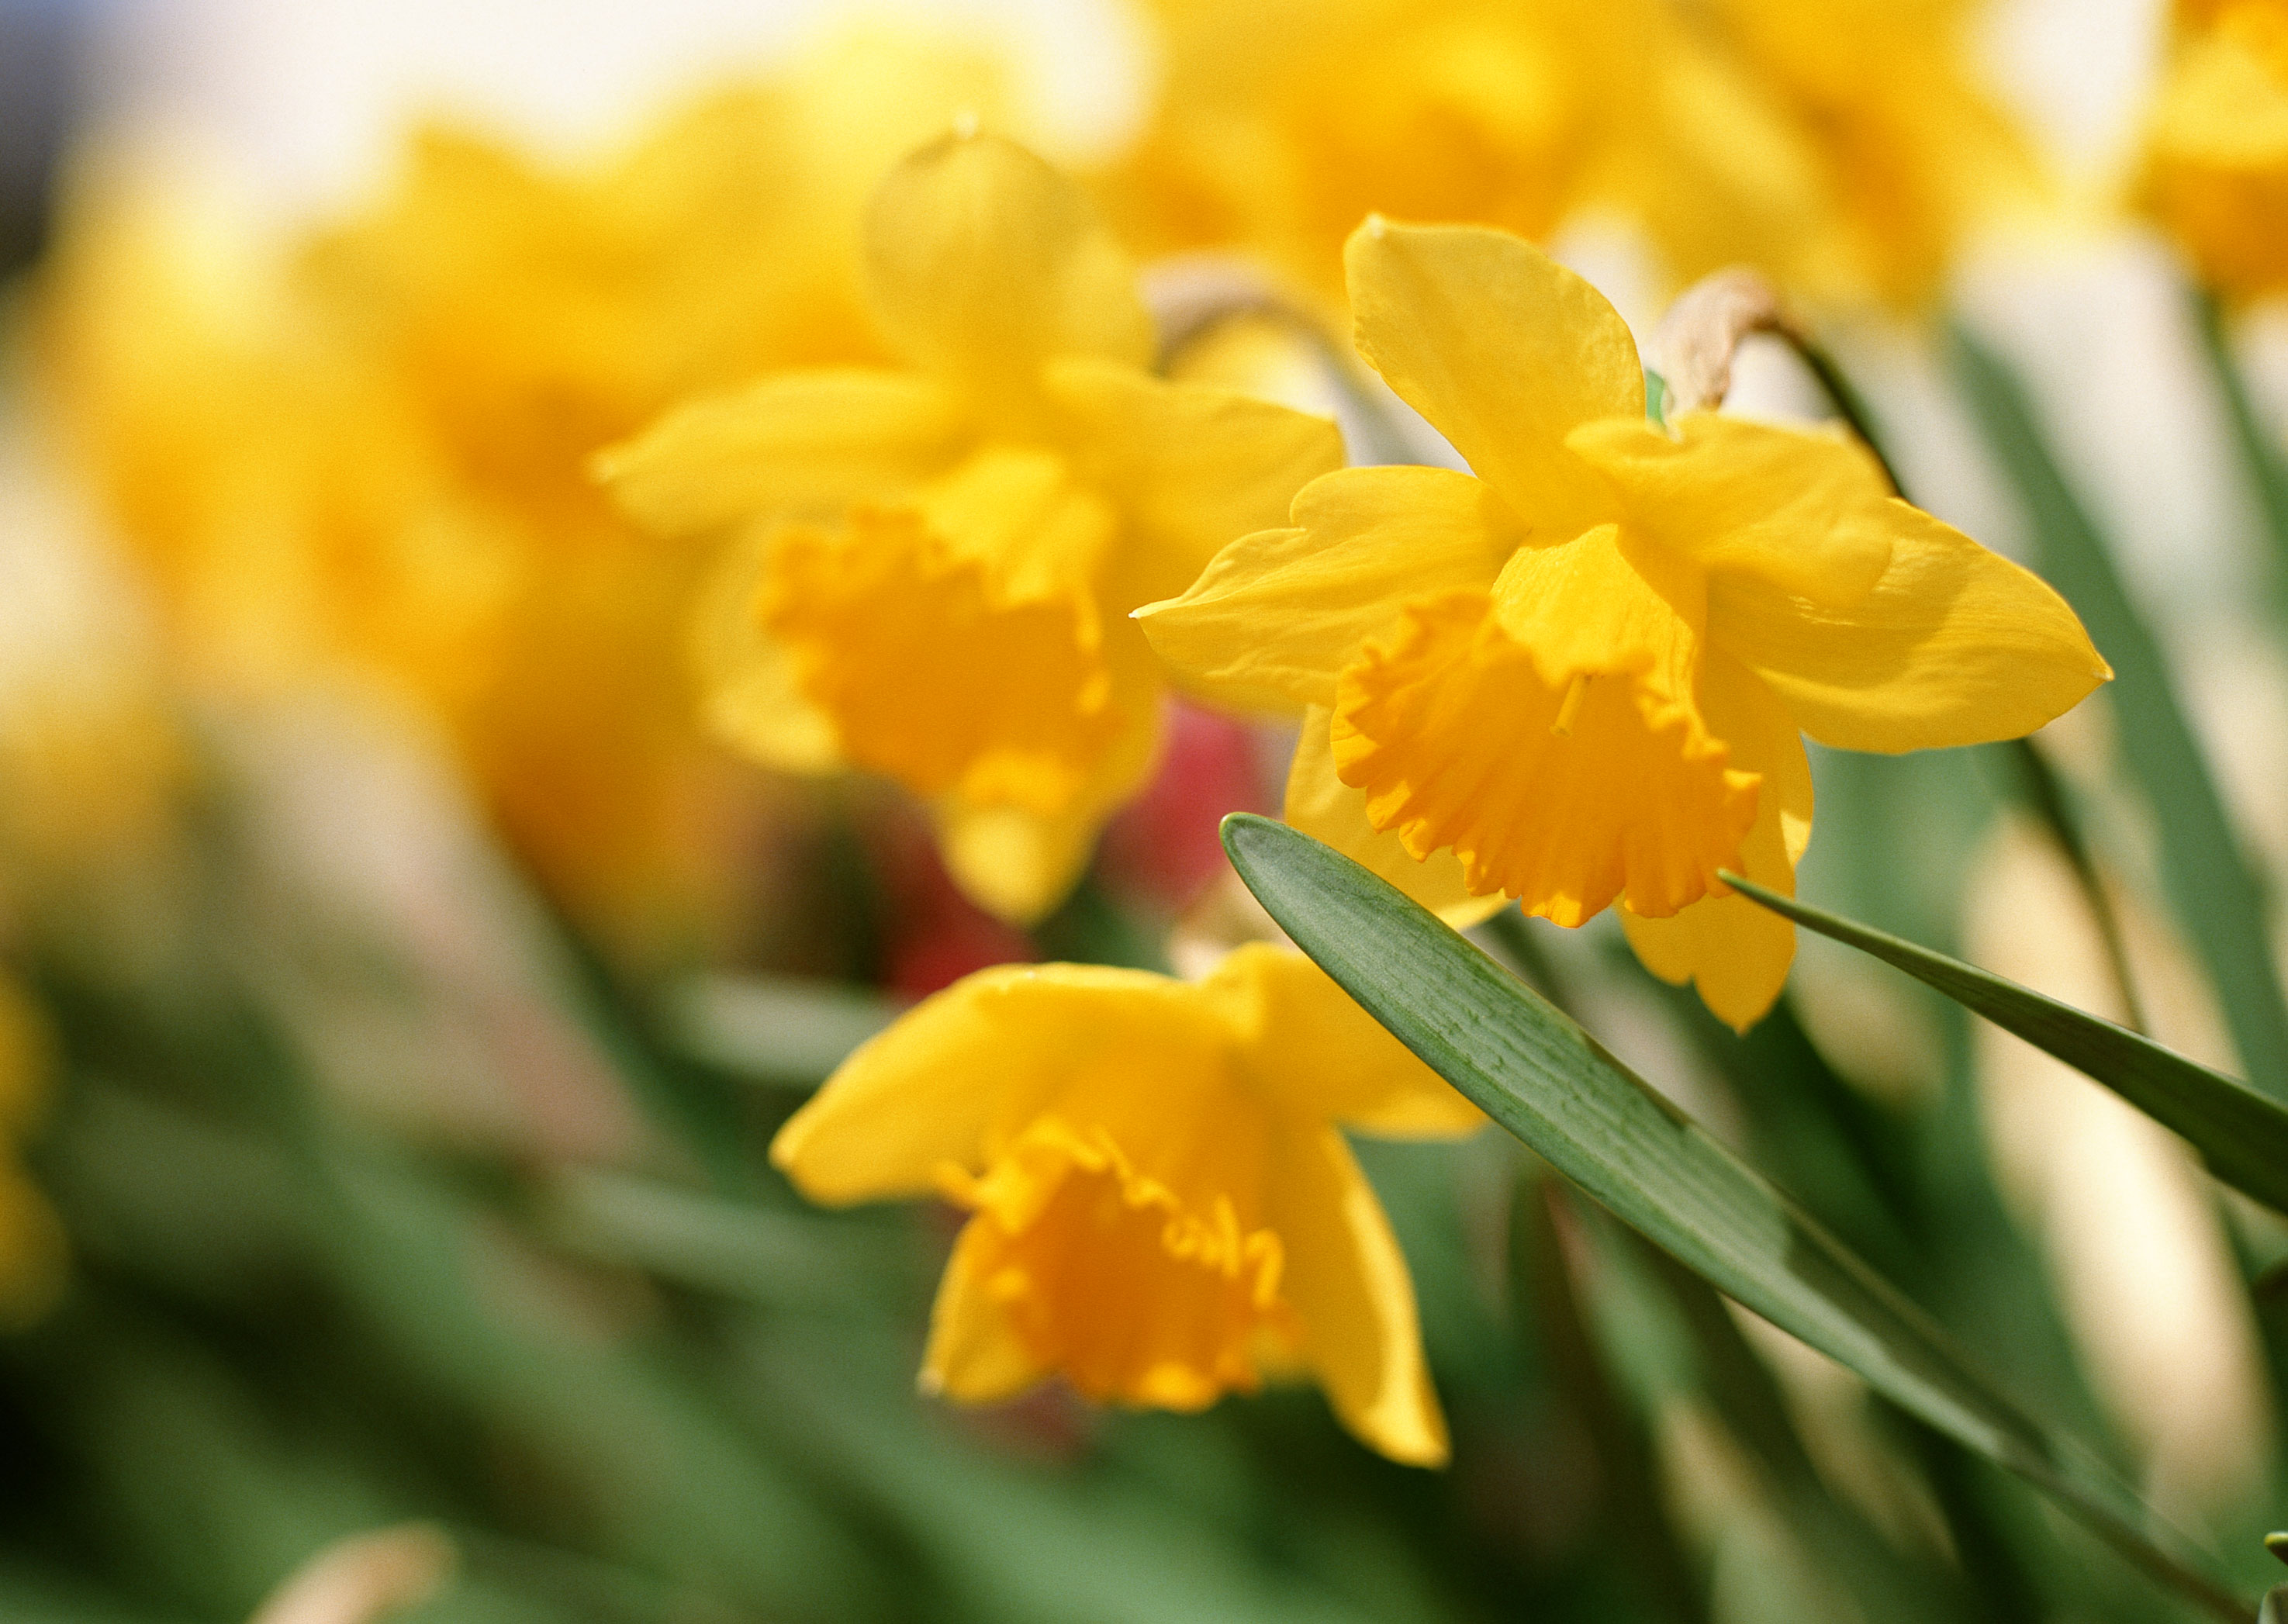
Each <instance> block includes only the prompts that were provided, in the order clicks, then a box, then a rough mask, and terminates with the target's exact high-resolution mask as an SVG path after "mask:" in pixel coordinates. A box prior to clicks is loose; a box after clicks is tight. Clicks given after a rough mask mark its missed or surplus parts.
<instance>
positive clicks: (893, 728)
mask: <svg viewBox="0 0 2288 1624" xmlns="http://www.w3.org/2000/svg"><path fill="white" fill-rule="evenodd" d="M863 240H864V247H865V263H866V267H867V289H868V294H869V303H870V308H871V310H872V313H873V314H874V317H875V319H876V322H877V324H878V327H879V329H880V330H881V332H882V333H883V334H884V335H885V337H886V338H887V339H888V340H889V341H890V343H891V345H893V347H894V349H895V350H896V351H897V352H898V353H899V354H900V355H902V357H903V358H904V360H905V361H906V362H907V363H908V364H907V365H906V367H905V368H902V369H891V368H835V369H831V370H827V369H818V370H812V371H806V372H794V373H781V374H778V375H776V376H771V377H767V378H766V379H764V380H763V381H762V382H761V383H759V384H754V385H751V387H749V388H747V389H745V390H743V391H742V392H738V393H736V394H733V395H725V396H719V397H715V398H712V399H708V400H697V401H693V402H688V403H687V404H686V405H684V406H683V407H681V408H679V409H677V410H676V411H674V412H671V413H670V414H669V415H668V416H665V417H663V419H661V420H660V422H659V423H657V424H655V425H654V426H653V427H652V428H651V429H650V430H649V431H647V432H646V433H645V434H643V435H641V436H640V437H639V438H638V439H636V440H634V441H632V443H630V444H629V445H627V446H624V447H623V448H617V449H616V450H614V451H612V452H610V453H608V454H607V456H605V458H604V459H603V460H602V462H601V463H600V467H601V468H602V471H603V472H604V474H605V476H606V477H608V478H609V479H611V480H612V481H613V482H614V487H615V492H616V495H617V496H618V499H619V500H620V502H621V503H622V505H623V506H624V507H625V508H626V509H627V510H628V511H630V512H631V513H633V514H635V515H636V516H638V517H639V518H640V519H644V520H645V521H646V522H647V523H649V524H651V525H653V526H654V527H657V528H660V529H663V530H669V531H678V530H682V531H711V530H725V529H730V528H733V527H747V528H748V529H750V530H751V531H758V532H759V533H761V534H762V535H764V536H765V537H766V538H767V539H765V540H764V541H763V542H762V543H760V544H759V546H758V547H757V548H756V549H754V550H753V551H752V554H751V556H748V557H745V558H743V559H742V561H741V563H740V566H739V567H740V569H741V570H742V571H743V575H742V577H741V579H742V581H743V587H744V590H745V591H746V592H747V594H748V597H747V598H746V602H745V603H744V605H743V606H739V608H738V610H737V612H735V613H733V614H725V615H719V616H717V617H715V619H714V620H713V622H711V632H710V635H709V638H708V640H707V643H706V645H705V646H706V648H707V649H708V651H709V652H708V664H709V667H710V676H711V685H712V687H713V690H714V692H713V695H712V698H711V702H710V707H709V708H710V710H711V714H713V715H714V716H715V717H718V718H719V720H720V721H721V723H722V724H723V727H724V731H725V733H726V736H727V738H728V739H729V740H730V741H732V742H734V743H735V744H736V745H738V746H740V747H741V748H743V749H746V750H747V751H749V752H750V753H751V754H753V755H756V756H758V757H760V758H762V759H763V760H765V761H766V762H767V763H768V764H772V765H774V766H778V767H782V768H785V769H790V770H794V771H801V772H821V771H834V770H838V769H856V770H861V771H866V772H876V773H880V774H883V775H885V776H886V777H889V778H891V779H894V780H896V781H898V782H899V783H901V784H902V785H903V786H904V787H905V788H908V789H909V790H910V791H912V792H913V793H914V794H915V795H917V796H920V797H922V798H923V799H925V800H926V801H927V802H928V804H929V805H930V807H931V810H932V812H933V816H934V819H935V821H936V823H937V826H938V828H939V829H940V831H941V845H942V847H943V851H944V854H945V859H946V865H947V868H948V870H949V873H950V874H951V875H953V877H954V879H955V881H956V883H957V884H959V885H960V886H961V888H962V889H963V890H964V891H965V892H967V893H968V895H969V896H970V898H971V899H973V901H975V902H977V903H978V904H979V905H980V906H981V907H985V908H987V909H989V910H990V911H992V912H993V913H995V914H997V915H1001V916H1002V917H1004V918H1007V919H1009V920H1012V921H1013V922H1015V923H1029V922H1030V921H1032V920H1034V919H1036V918H1037V917H1039V916H1040V915H1044V914H1045V913H1047V912H1048V911H1049V910H1051V909H1052V908H1053V907H1055V906H1056V904H1057V903H1058V902H1059V901H1060V900H1061V899H1062V897H1063V895H1064V894H1065V893H1066V891H1069V889H1070V887H1071V885H1072V883H1074V881H1075V879H1076V876H1077V875H1078V874H1079V873H1080V871H1081V869H1082V868H1083V867H1084V866H1085V864H1086V863H1087V860H1088V858H1089V854H1090V852H1091V849H1092V844H1093V841H1094V837H1095V835H1096V833H1097V831H1098V830H1099V829H1100V828H1101V827H1102V825H1103V823H1104V821H1105V820H1106V819H1108V817H1109V816H1110V815H1111V814H1112V812H1114V811H1115V810H1116V808H1117V807H1118V806H1119V805H1120V804H1121V803H1122V802H1124V800H1126V799H1127V798H1128V797H1129V796H1132V794H1133V793H1134V792H1135V791H1136V790H1137V789H1138V788H1140V787H1141V786H1142V784H1143V783H1144V782H1145V780H1147V778H1148V775H1149V773H1150V772H1151V771H1152V768H1153V766H1154V764H1155V762H1156V759H1157V753H1158V744H1159V730H1160V723H1161V716H1162V712H1163V709H1164V704H1165V701H1166V695H1167V680H1166V677H1165V676H1164V672H1163V671H1162V669H1161V668H1160V666H1159V664H1158V662H1157V661H1155V660H1154V658H1153V657H1152V654H1151V652H1150V650H1149V648H1148V646H1147V644H1146V642H1145V638H1144V636H1143V634H1142V632H1141V630H1140V628H1139V626H1138V625H1137V624H1136V623H1134V622H1132V620H1131V619H1130V615H1131V614H1132V612H1133V611H1134V610H1135V609H1136V608H1137V607H1138V606H1140V605H1143V604H1147V603H1149V602H1151V601H1153V600H1155V599H1161V598H1169V597H1172V595H1174V594H1175V593H1177V592H1179V591H1180V590H1182V588H1183V587H1184V585H1185V583H1186V582H1189V581H1191V580H1193V579H1194V578H1195V577H1196V576H1197V575H1198V574H1199V573H1200V571H1201V569H1202V568H1203V567H1204V566H1205V565H1206V563H1207V561H1208V559H1209V558H1212V556H1213V555H1214V553H1215V551H1216V549H1218V548H1219V547H1220V546H1222V545H1223V544H1224V543H1226V542H1227V541H1229V540H1230V539H1231V538H1232V537H1233V536H1235V535H1244V534H1246V533H1248V532H1250V531H1252V530H1258V529H1261V528H1262V527H1265V526H1267V525H1271V524H1275V523H1278V522H1280V521H1281V520H1283V519H1285V518H1286V516H1287V513H1288V510H1289V507H1290V504H1291V502H1292V500H1293V498H1294V496H1295V495H1296V493H1297V492H1298V491H1299V489H1301V488H1302V487H1304V486H1305V485H1307V484H1308V483H1309V482H1310V481H1311V480H1313V479H1316V478H1317V477H1318V476H1320V475H1322V474H1324V473H1327V472H1329V471H1331V470H1333V469H1335V468H1337V467H1339V466H1340V464H1341V462H1342V440H1341V436H1340V434H1339V432H1338V431H1337V430H1336V428H1335V426H1334V424H1331V422H1329V421H1327V420H1326V419H1324V418H1321V417H1315V416H1308V415H1307V414H1304V413H1301V412H1296V411H1291V410H1288V409H1287V408H1283V407H1279V406H1275V405H1271V404H1269V403H1267V402H1264V401H1260V400H1251V399H1249V398H1246V397H1244V396H1241V395H1237V394H1234V393H1231V392H1227V391H1224V390H1219V389H1213V388H1209V387H1205V386H1204V385H1198V384H1180V383H1171V382H1167V381H1164V380H1162V379H1159V378H1156V377H1155V376H1151V375H1150V373H1149V372H1148V370H1147V368H1148V367H1149V365H1150V364H1151V361H1152V359H1153V353H1154V345H1155V338H1154V334H1153V330H1152V323H1151V321H1150V319H1149V317H1148V315H1147V313H1146V312H1145V309H1144V306H1143V304H1142V302H1141V300H1140V298H1139V297H1138V294H1137V290H1136V278H1135V271H1134V267H1133V266H1132V265H1131V264H1130V263H1129V261H1128V259H1127V258H1126V257H1125V256H1124V254H1123V253H1122V251H1121V250H1120V248H1119V247H1118V245H1117V244H1116V242H1114V240H1113V238H1112V236H1111V234H1110V233H1109V232H1108V230H1107V229H1106V227H1105V226H1104V224H1103V222H1102V221H1101V220H1100V218H1098V217H1097V214H1096V211H1095V210H1094V207H1093V206H1092V203H1091V202H1090V201H1089V198H1088V196H1087V195H1086V194H1084V192H1083V191H1082V190H1081V188H1080V187H1079V186H1076V184H1075V183H1074V182H1073V181H1071V180H1070V179H1069V178H1067V177H1065V176H1064V175H1062V174H1060V173H1059V172H1058V171H1057V170H1055V169H1054V168H1053V167H1052V166H1051V165H1049V164H1048V163H1046V162H1044V161H1043V160H1042V159H1040V158H1039V157H1037V156H1036V155H1035V154H1032V153H1031V152H1029V151H1028V150H1027V149H1026V148H1024V147H1021V146H1020V145H1018V144H1017V143H1016V142H1013V141H1011V140H1008V139H1005V138H1003V137H1000V136H997V135H993V134H989V133H986V132H984V131H981V128H980V126H979V123H978V121H977V120H976V119H975V118H974V117H972V116H968V115H961V116H957V118H956V119H955V120H954V123H953V127H952V130H951V132H950V133H949V134H945V135H941V136H940V137H939V138H938V139H935V140H933V141H932V142H930V143H928V144H927V145H926V146H924V147H920V148H919V149H918V150H916V151H914V152H912V153H911V154H909V155H907V156H906V157H905V158H904V159H903V160H902V162H899V163H897V164H896V165H895V166H894V167H893V168H892V169H891V170H890V172H889V174H888V175H887V176H886V178H884V179H883V180H882V182H881V185H880V186H879V187H878V189H877V190H876V192H875V194H874V196H873V199H872V202H871V203H870V206H869V208H868V210H867V212H866V220H865V227H864V232H863ZM757 521H761V522H760V523H759V524H758V523H757Z"/></svg>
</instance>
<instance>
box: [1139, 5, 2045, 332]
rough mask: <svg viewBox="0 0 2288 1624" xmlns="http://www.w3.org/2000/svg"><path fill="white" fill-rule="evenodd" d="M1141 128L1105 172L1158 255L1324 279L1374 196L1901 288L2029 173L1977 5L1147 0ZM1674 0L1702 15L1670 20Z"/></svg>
mask: <svg viewBox="0 0 2288 1624" xmlns="http://www.w3.org/2000/svg"><path fill="white" fill-rule="evenodd" d="M1143 9H1144V11H1145V12H1146V14H1147V16H1148V19H1149V20H1150V21H1152V22H1153V23H1154V24H1155V25H1156V32H1157V35H1158V37H1159V41H1160V44H1161V51H1160V52H1159V55H1160V61H1161V75H1160V85H1159V93H1158V96H1157V99H1156V104H1155V108H1154V113H1153V116H1152V119H1151V121H1150V123H1149V124H1148V127H1147V129H1146V131H1145V132H1144V134H1143V135H1142V136H1141V138H1140V139H1139V140H1138V142H1137V143H1136V144H1135V147H1134V148H1133V150H1132V152H1130V153H1129V154H1127V155H1126V156H1125V157H1124V159H1123V160H1122V162H1120V163H1118V164H1117V165H1115V166H1114V167H1113V168H1112V169H1111V170H1108V173H1107V175H1106V176H1105V178H1104V181H1103V189H1104V193H1105V195H1106V196H1107V197H1108V200H1110V206H1111V207H1112V208H1113V210H1114V211H1115V213H1116V218H1117V219H1118V222H1119V224H1120V226H1121V227H1122V229H1123V231H1124V233H1126V234H1128V235H1129V236H1130V237H1132V239H1133V240H1135V241H1137V242H1142V243H1146V244H1148V245H1149V246H1151V247H1153V248H1155V249H1157V250H1178V249H1195V248H1237V249H1240V250H1245V251H1248V252H1251V253H1253V254H1256V255H1259V256H1261V257H1264V258H1266V259H1267V260H1268V261H1270V262H1271V263H1272V265H1275V267H1277V268H1278V269H1279V270H1281V271H1282V272H1283V273H1285V274H1286V275H1287V276H1288V277H1289V278H1291V279H1292V280H1293V281H1297V282H1299V283H1300V284H1301V285H1303V286H1306V287H1310V288H1316V289H1321V290H1322V291H1323V292H1325V293H1326V294H1328V295H1330V296H1333V295H1339V292H1340V290H1341V289H1340V282H1339V266H1340V263H1341V258H1340V247H1341V243H1342V241H1343V239H1344V238H1345V237H1346V236H1347V234H1348V233H1349V232H1350V230H1351V228H1352V226H1355V224H1356V223H1357V222H1358V221H1359V220H1360V219H1361V218H1363V217H1364V216H1366V215H1367V214H1369V213H1370V212H1382V213H1386V214H1389V215H1393V216H1403V217H1409V218H1418V219H1445V220H1471V221H1475V222H1479V223H1482V224H1485V225H1490V226H1500V227H1503V228H1505V229H1506V230H1511V231H1515V232H1518V233H1520V234H1523V235H1526V236H1529V237H1534V238H1537V239H1538V238H1544V237H1546V236H1547V235H1548V234H1550V233H1551V232H1552V231H1553V230H1555V229H1556V228H1557V227H1558V226H1561V224H1562V223H1563V222H1564V221H1565V219H1566V218H1568V217H1569V216H1570V215H1572V214H1573V213H1575V212H1576V211H1577V210H1607V211H1612V212H1616V213H1617V214H1619V215H1621V216H1624V217H1625V218H1629V219H1632V220H1633V221H1634V222H1635V223H1636V224H1637V225H1639V226H1641V227H1642V228H1643V229H1644V230H1645V232H1646V233H1647V234H1648V236H1649V238H1650V239H1651V242H1652V244H1653V245H1654V247H1655V248H1656V250H1658V253H1659V256H1660V258H1661V260H1662V261H1663V262H1664V268H1665V269H1666V271H1667V272H1668V273H1669V274H1670V275H1671V276H1672V277H1673V278H1675V279H1677V280H1678V281H1680V282H1685V281H1693V280H1695V279H1696V278H1698V277H1699V276H1701V275H1704V274H1705V273H1708V272H1710V271H1713V270H1715V269H1717V268H1719V267H1720V266H1722V265H1730V264H1736V263H1741V262H1745V263H1748V264H1752V265H1757V266H1759V267H1760V268H1762V269H1764V270H1766V271H1768V272H1769V273H1772V274H1773V275H1775V276H1776V277H1778V278H1779V279H1780V280H1782V281H1784V282H1785V283H1787V284H1788V285H1789V286H1790V287H1791V288H1793V289H1797V290H1798V291H1799V292H1800V293H1803V294H1806V295H1808V296H1812V297H1825V298H1832V299H1836V300H1841V301H1852V302H1856V301H1864V300H1868V299H1883V300H1887V301H1888V302H1891V303H1893V304H1898V305H1912V304H1916V303H1919V302H1920V301H1921V300H1923V299H1925V298H1926V297H1928V295H1929V293H1930V292H1931V290H1932V289H1933V288H1934V285H1935V283H1936V281H1937V280H1938V278H1939V276H1940V274H1941V273H1942V271H1943V270H1944V268H1945V265H1946V264H1947V261H1948V259H1949V257H1950V256H1951V254H1952V252H1953V250H1954V248H1955V246H1956V244H1957V242H1958V241H1959V239H1960V238H1961V236H1962V235H1963V234H1964V232H1965V231H1966V229H1967V228H1968V227H1969V226H1972V225H1973V224H1974V223H1976V222H1977V221H1979V220H1981V219H1982V218H1986V217H1987V216H1988V215H1989V214H1990V213H1994V212H1998V211H2001V210H2006V209H2008V208H2011V207H2013V206H2016V207H2021V208H2023V207H2028V206H2030V205H2031V204H2033V203H2034V202H2038V200H2039V199H2040V198H2041V196H2042V195H2043V190H2044V186H2043V182H2042V179H2041V178H2040V175H2039V172H2038V166H2037V165H2036V164H2035V162H2034V161H2033V159H2032V157H2031V154H2030V150H2029V148H2028V147H2027V145H2026V143H2025V142H2024V141H2023V140H2022V138H2021V137H2020V135H2019V133H2018V131H2016V130H2015V128H2014V126H2013V125H2012V124H2011V123H2010V122H2009V121H2008V120H2007V119H2006V117H2005V116H2004V115H2002V113H2001V112H2000V111H1999V110H1998V107H1996V105H1995V104H1994V103H1993V101H1992V100H1991V99H1990V98H1989V97H1987V96H1986V95H1985V94H1984V93H1983V92H1982V90H1981V89H1980V88H1979V86H1978V85H1977V84H1976V83H1975V78H1974V74H1973V73H1972V71H1971V67H1970V64H1969V59H1968V56H1967V53H1966V50H1965V36H1966V32H1967V25H1968V23H1969V21H1970V18H1969V16H1968V4H1967V0H1850V3H1849V4H1843V5H1840V6H1839V5H1837V4H1831V0H1712V4H1707V5H1704V6H1698V7H1691V8H1680V7H1678V6H1676V5H1675V4H1672V0H1426V3H1424V0H1337V3H1335V4H1325V3H1323V0H1320V3H1307V0H1222V3H1221V4H1207V3H1204V0H1143ZM1686 12H1690V15H1687V14H1685V13H1686Z"/></svg>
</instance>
